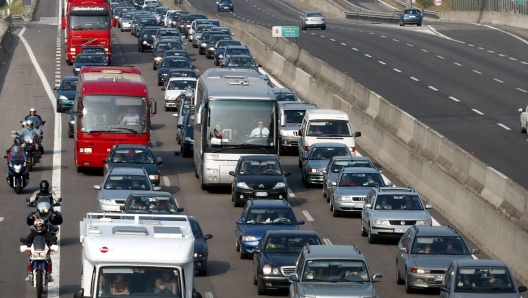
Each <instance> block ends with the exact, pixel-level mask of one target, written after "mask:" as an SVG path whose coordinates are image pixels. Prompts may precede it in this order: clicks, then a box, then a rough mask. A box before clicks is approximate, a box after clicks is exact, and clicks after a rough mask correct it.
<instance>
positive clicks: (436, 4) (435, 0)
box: [434, 0, 442, 6]
mask: <svg viewBox="0 0 528 298" xmlns="http://www.w3.org/2000/svg"><path fill="white" fill-rule="evenodd" d="M434 5H435V6H441V5H442V0H434Z"/></svg>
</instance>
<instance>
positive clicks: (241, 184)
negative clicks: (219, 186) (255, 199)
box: [236, 182, 249, 189]
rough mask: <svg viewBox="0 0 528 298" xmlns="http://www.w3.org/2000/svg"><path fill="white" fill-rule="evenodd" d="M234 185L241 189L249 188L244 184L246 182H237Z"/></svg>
mask: <svg viewBox="0 0 528 298" xmlns="http://www.w3.org/2000/svg"><path fill="white" fill-rule="evenodd" d="M236 186H237V187H239V188H243V189H249V186H248V185H247V184H246V182H237V184H236Z"/></svg>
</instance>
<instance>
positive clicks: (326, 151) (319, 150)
mask: <svg viewBox="0 0 528 298" xmlns="http://www.w3.org/2000/svg"><path fill="white" fill-rule="evenodd" d="M349 155H350V153H349V152H348V150H347V149H346V148H345V147H315V148H313V149H312V151H311V153H310V156H309V158H308V159H310V160H325V159H332V157H334V156H349Z"/></svg>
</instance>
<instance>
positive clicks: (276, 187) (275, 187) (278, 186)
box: [273, 182, 286, 189]
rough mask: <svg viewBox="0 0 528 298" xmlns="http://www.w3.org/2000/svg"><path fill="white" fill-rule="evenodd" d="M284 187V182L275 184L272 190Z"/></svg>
mask: <svg viewBox="0 0 528 298" xmlns="http://www.w3.org/2000/svg"><path fill="white" fill-rule="evenodd" d="M285 187H286V183H284V182H277V184H275V186H274V187H273V189H279V188H285Z"/></svg>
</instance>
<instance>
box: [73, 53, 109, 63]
mask: <svg viewBox="0 0 528 298" xmlns="http://www.w3.org/2000/svg"><path fill="white" fill-rule="evenodd" d="M75 63H104V60H103V56H101V55H99V54H95V55H79V56H77V58H76V59H75Z"/></svg>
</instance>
